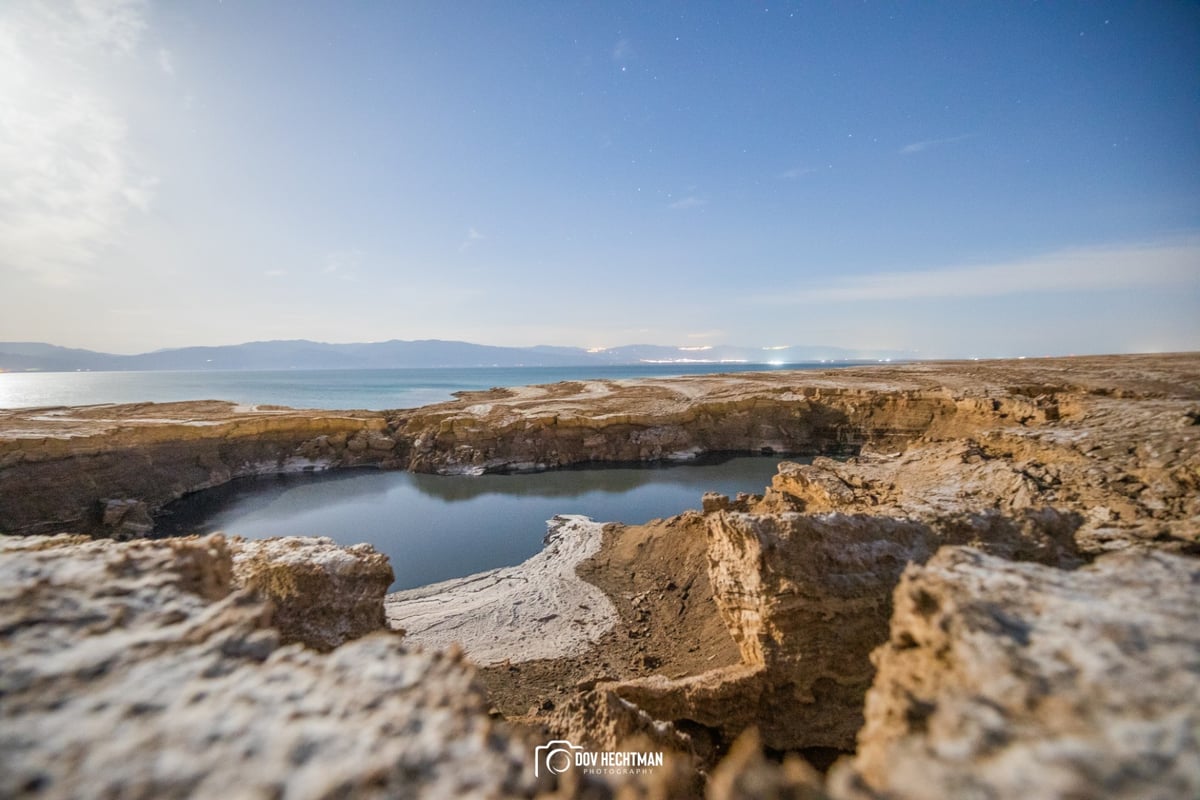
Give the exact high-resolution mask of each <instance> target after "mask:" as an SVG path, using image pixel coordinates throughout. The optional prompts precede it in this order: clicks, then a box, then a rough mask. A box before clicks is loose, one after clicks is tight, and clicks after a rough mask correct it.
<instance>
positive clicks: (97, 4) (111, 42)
mask: <svg viewBox="0 0 1200 800" xmlns="http://www.w3.org/2000/svg"><path fill="white" fill-rule="evenodd" d="M74 6H75V12H76V14H78V16H79V19H80V20H81V21H82V27H81V28H80V29H79V30H78V33H79V34H80V35H82V36H83V37H84V38H86V39H88V40H90V41H91V42H92V43H94V44H98V45H101V46H103V47H111V48H112V49H114V50H116V51H118V52H121V53H129V52H132V51H133V49H134V48H135V47H137V44H138V41H139V40H140V39H141V37H142V32H143V31H145V29H146V0H75V3H74Z"/></svg>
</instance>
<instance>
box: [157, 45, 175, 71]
mask: <svg viewBox="0 0 1200 800" xmlns="http://www.w3.org/2000/svg"><path fill="white" fill-rule="evenodd" d="M158 68H159V69H161V70H162V72H163V74H164V75H166V76H167V77H174V76H175V59H174V57H173V56H172V55H171V51H170V50H168V49H167V48H165V47H160V48H158Z"/></svg>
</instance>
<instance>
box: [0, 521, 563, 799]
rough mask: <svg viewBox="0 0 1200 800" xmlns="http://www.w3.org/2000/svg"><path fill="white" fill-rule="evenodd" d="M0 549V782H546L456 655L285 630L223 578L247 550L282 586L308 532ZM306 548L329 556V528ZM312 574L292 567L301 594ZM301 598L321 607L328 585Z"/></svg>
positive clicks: (211, 793) (531, 789)
mask: <svg viewBox="0 0 1200 800" xmlns="http://www.w3.org/2000/svg"><path fill="white" fill-rule="evenodd" d="M299 541H300V542H301V543H302V542H303V541H304V540H299ZM0 547H2V548H3V550H2V551H0V630H2V631H3V641H2V643H0V718H2V719H3V720H4V724H3V725H2V726H0V795H3V796H4V797H14V798H16V797H25V796H28V797H39V798H75V797H129V798H143V797H144V798H151V797H153V798H184V797H189V798H196V797H199V798H205V797H211V798H229V797H249V796H261V797H297V798H305V797H312V798H320V797H364V798H365V797H378V798H385V797H386V798H390V797H411V796H428V797H459V796H462V797H498V796H517V797H521V796H532V795H534V794H536V793H537V792H538V791H539V785H538V783H537V782H536V781H535V779H534V777H533V774H532V771H531V770H530V769H529V764H530V760H529V759H530V755H529V754H530V745H529V743H527V742H525V741H524V740H521V739H519V738H514V737H513V736H512V735H510V734H508V733H506V732H504V731H502V730H500V729H499V728H497V726H496V724H495V723H494V722H493V721H492V720H490V719H489V717H488V700H487V697H486V695H485V694H484V692H483V690H482V689H481V687H480V686H479V684H478V683H477V681H476V679H475V674H474V670H473V669H472V668H471V667H469V666H468V665H467V664H465V663H464V662H463V660H462V659H461V657H460V656H457V655H453V654H450V655H446V654H442V653H435V652H419V651H414V650H411V649H408V648H406V647H405V646H404V645H403V644H402V642H401V640H400V637H399V636H397V635H394V634H391V633H387V632H376V633H373V634H370V635H367V636H366V637H364V638H362V639H359V640H357V641H353V642H349V643H347V644H344V645H342V646H341V647H339V648H337V649H336V650H334V651H333V652H330V653H327V654H326V653H321V652H318V651H316V650H313V649H309V648H306V647H304V646H302V645H299V644H295V645H289V646H284V645H282V643H281V636H280V634H279V632H278V631H276V630H275V629H273V628H272V627H270V626H269V621H270V619H271V603H270V602H269V601H263V600H260V599H259V598H258V596H257V595H256V594H255V592H254V590H253V589H242V590H235V589H234V586H235V578H234V576H235V573H237V572H239V571H243V573H244V574H245V570H246V569H247V563H246V562H247V560H248V559H249V560H252V561H254V562H255V569H254V570H251V572H250V573H249V574H251V575H253V574H261V569H262V568H266V567H267V566H268V565H271V564H273V565H274V566H273V567H271V573H272V574H273V575H274V577H275V580H276V585H277V583H278V582H279V581H283V580H284V578H283V571H284V570H289V569H291V568H292V567H293V566H294V565H295V562H296V561H297V559H295V558H294V556H295V555H296V554H297V550H298V549H300V548H301V547H302V544H292V545H290V546H288V547H286V548H285V550H284V551H282V552H281V551H280V549H279V547H271V548H266V549H264V550H261V551H260V552H258V553H257V554H254V555H253V556H251V555H248V553H247V551H246V550H245V549H242V551H241V554H240V556H235V555H234V554H233V553H232V552H231V547H230V545H229V543H228V542H226V541H225V540H224V538H223V537H220V536H211V537H206V538H200V539H197V538H189V539H175V540H169V541H162V542H147V541H143V542H130V543H117V542H107V541H88V540H86V539H83V538H82V537H54V538H46V537H31V538H26V539H16V538H5V539H3V540H0ZM233 549H237V548H233ZM315 550H316V551H317V552H316V553H315V556H316V558H317V559H318V560H323V561H324V562H325V563H329V562H330V554H329V552H328V550H327V548H326V547H325V546H324V545H323V544H322V543H319V542H318V543H317V545H316V548H315ZM277 556H278V557H279V558H280V560H279V561H272V559H273V558H275V557H277ZM362 556H363V554H361V553H359V554H353V553H352V554H349V555H347V556H346V558H348V559H351V560H359V559H360V558H361V557H362ZM239 560H241V561H242V562H243V563H242V564H240V565H239V564H238V563H237V561H239ZM366 561H368V562H370V561H371V559H370V558H367V559H366ZM339 571H340V572H341V573H342V575H343V577H344V578H345V577H347V574H346V570H344V569H340V568H339ZM311 573H312V571H311V569H308V568H306V569H304V570H302V571H301V572H300V573H299V574H298V575H297V576H296V581H295V585H296V586H297V587H299V588H300V590H301V592H306V591H308V590H309V589H310V588H311V586H312V584H309V583H307V581H308V580H309V578H308V577H307V576H310V575H311ZM368 582H372V583H373V582H374V579H373V578H369V579H368ZM339 588H340V589H348V588H350V586H349V581H348V580H347V581H344V582H342V583H340V584H339ZM271 592H272V593H275V594H278V592H277V591H276V589H275V588H272V589H271ZM307 599H308V602H309V603H310V604H311V606H312V607H314V608H315V607H316V606H317V604H319V603H320V602H321V601H322V599H323V597H322V596H319V595H318V596H308V597H307ZM379 611H380V613H382V608H381V607H380V609H379ZM349 627H353V626H349ZM330 641H331V639H330V637H329V636H328V635H323V636H321V637H320V639H319V640H318V641H317V642H316V643H317V644H326V643H328V642H330ZM544 784H545V781H543V785H542V786H541V787H540V788H548V787H547V786H546V785H544Z"/></svg>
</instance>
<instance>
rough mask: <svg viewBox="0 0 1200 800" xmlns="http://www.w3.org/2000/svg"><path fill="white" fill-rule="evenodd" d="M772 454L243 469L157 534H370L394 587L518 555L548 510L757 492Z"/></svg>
mask: <svg viewBox="0 0 1200 800" xmlns="http://www.w3.org/2000/svg"><path fill="white" fill-rule="evenodd" d="M778 461H779V459H778V458H767V457H749V456H739V457H734V458H728V459H724V460H711V461H705V462H702V463H698V464H687V465H680V466H670V467H663V466H645V467H627V468H608V469H567V470H557V471H554V472H542V473H537V474H523V475H480V476H447V475H417V474H413V473H410V472H376V471H372V470H355V471H350V472H335V473H326V474H321V473H317V474H311V473H310V474H307V475H305V474H301V475H283V476H278V477H272V478H256V479H246V480H240V481H235V482H233V483H231V484H227V485H226V486H223V487H221V488H219V489H213V490H209V491H206V492H197V493H196V494H194V495H191V496H189V497H186V498H184V499H183V500H181V501H179V502H177V503H175V504H173V505H171V506H168V507H167V509H165V511H166V516H164V517H163V518H162V519H161V520H160V522H159V525H158V528H157V529H156V533H157V534H159V535H176V534H184V533H208V532H212V531H218V530H223V531H225V532H226V533H229V534H238V535H241V536H245V537H247V538H254V539H259V538H266V537H270V536H329V537H331V538H333V539H334V540H335V541H337V542H338V543H339V544H344V545H349V544H357V543H359V542H367V543H369V544H372V545H374V546H375V549H377V550H379V551H380V552H383V553H386V554H387V555H388V557H389V558H390V559H391V563H392V569H393V570H394V571H395V573H396V582H395V583H394V584H393V586H392V591H396V590H398V589H406V588H411V587H414V586H422V585H424V584H427V583H433V582H436V581H440V580H446V579H448V578H457V577H462V576H464V575H470V574H472V573H475V572H481V571H483V570H487V569H493V568H496V567H504V566H510V565H513V564H519V563H521V562H522V561H524V560H525V559H527V558H529V557H530V556H532V555H534V554H535V553H537V552H538V551H539V550H541V548H542V538H543V537H544V536H545V533H546V521H547V520H548V519H550V518H552V517H553V516H554V515H556V514H584V515H586V516H589V517H592V518H593V519H595V520H599V521H604V522H625V523H630V524H634V523H641V522H647V521H649V520H651V519H655V518H665V517H670V516H674V515H675V514H678V513H680V512H682V511H685V510H686V509H689V508H697V509H698V508H700V499H701V497H702V496H703V495H704V493H705V492H706V491H718V492H721V493H722V494H728V495H736V494H737V493H738V492H752V493H761V492H762V491H763V488H764V487H765V486H766V485H767V484H769V483H770V481H771V477H772V476H773V475H774V474H775V467H776V464H777V463H778Z"/></svg>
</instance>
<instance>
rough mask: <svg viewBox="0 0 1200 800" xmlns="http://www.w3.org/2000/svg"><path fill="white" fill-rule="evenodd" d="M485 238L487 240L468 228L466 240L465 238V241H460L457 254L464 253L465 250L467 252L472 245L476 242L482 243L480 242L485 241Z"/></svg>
mask: <svg viewBox="0 0 1200 800" xmlns="http://www.w3.org/2000/svg"><path fill="white" fill-rule="evenodd" d="M486 238H487V237H486V236H484V235H483V234H482V233H480V232H479V231H477V230H475V228H469V229H468V230H467V236H466V238H465V239H463V240H462V243H461V244H460V245H459V246H458V252H460V253H465V252H466V251H467V250H469V249H470V248H471V247H472V246H473V245H474V244H475V243H476V242H482V241H483V240H484V239H486Z"/></svg>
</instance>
